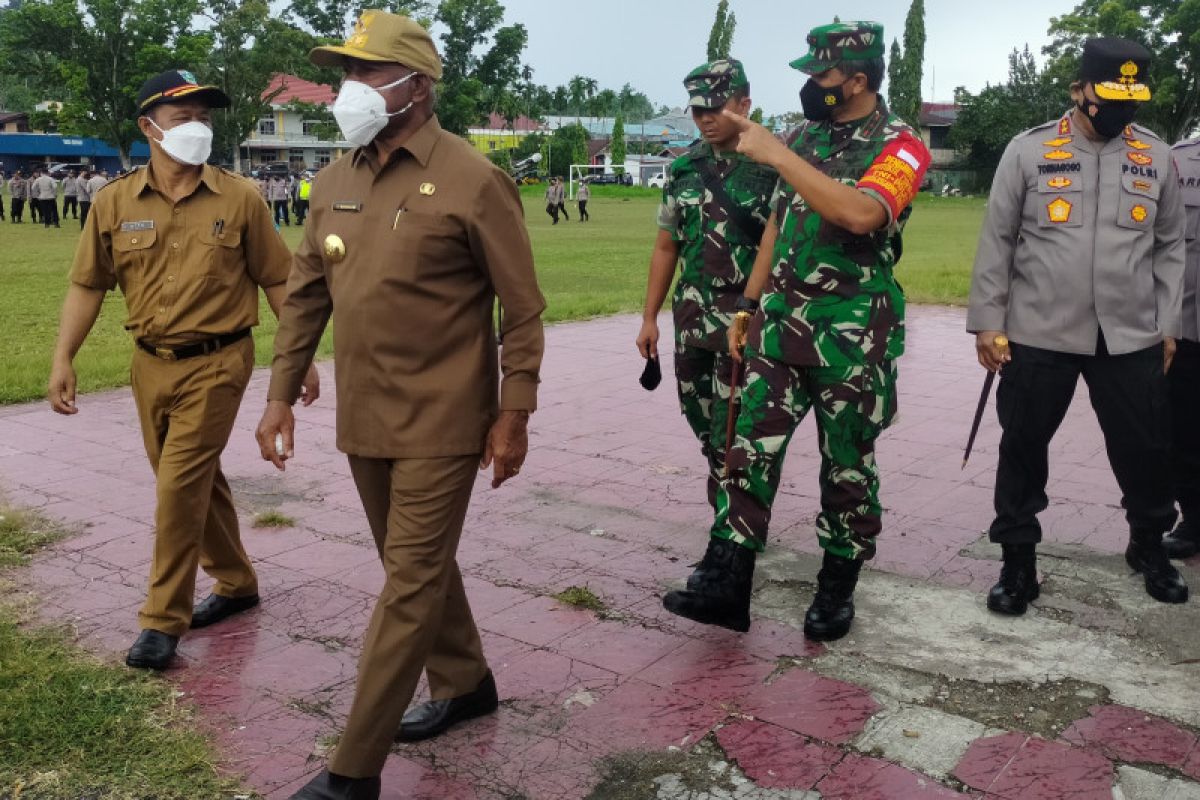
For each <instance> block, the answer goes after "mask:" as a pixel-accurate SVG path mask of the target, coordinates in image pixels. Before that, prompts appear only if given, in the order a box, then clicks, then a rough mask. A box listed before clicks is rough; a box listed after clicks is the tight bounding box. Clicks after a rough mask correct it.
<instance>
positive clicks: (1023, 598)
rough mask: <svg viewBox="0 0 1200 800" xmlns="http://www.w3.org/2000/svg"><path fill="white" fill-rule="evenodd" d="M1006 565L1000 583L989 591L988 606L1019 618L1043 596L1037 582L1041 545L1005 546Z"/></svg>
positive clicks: (1001, 569)
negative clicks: (1032, 603)
mask: <svg viewBox="0 0 1200 800" xmlns="http://www.w3.org/2000/svg"><path fill="white" fill-rule="evenodd" d="M1000 547H1001V548H1002V549H1003V551H1004V566H1003V567H1001V568H1000V582H999V583H997V584H996V585H995V586H993V587H992V590H991V591H990V592H988V598H987V607H988V608H990V609H991V610H992V611H995V612H996V613H998V614H1008V615H1009V616H1013V617H1019V616H1021V615H1022V614H1024V613H1025V611H1026V609H1028V608H1029V603H1030V601H1032V600H1036V599H1037V598H1038V595H1039V594H1041V593H1042V590H1041V587H1040V586H1038V580H1037V545H1036V544H1033V543H1032V542H1030V543H1025V544H1002V545H1000Z"/></svg>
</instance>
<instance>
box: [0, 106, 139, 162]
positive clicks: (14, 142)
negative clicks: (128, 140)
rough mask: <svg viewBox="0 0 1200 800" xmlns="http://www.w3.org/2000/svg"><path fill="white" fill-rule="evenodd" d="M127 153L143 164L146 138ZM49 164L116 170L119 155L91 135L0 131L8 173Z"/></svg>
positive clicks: (0, 147) (0, 151)
mask: <svg viewBox="0 0 1200 800" xmlns="http://www.w3.org/2000/svg"><path fill="white" fill-rule="evenodd" d="M0 116H2V115H0ZM129 156H130V159H131V160H132V161H133V163H134V164H144V163H146V162H147V161H149V160H150V147H149V146H148V145H147V144H146V142H145V141H139V142H134V143H133V147H131V148H130V153H129ZM49 164H84V165H86V166H88V167H90V168H92V169H106V170H108V171H109V172H110V173H113V174H116V173H117V172H118V171H119V170H120V169H121V157H120V154H118V153H117V148H115V147H113V146H112V145H110V144H107V143H105V142H102V141H101V140H99V139H96V138H93V137H91V136H64V135H62V134H58V133H0V169H2V170H4V171H5V172H8V173H11V172H12V171H13V170H16V169H22V170H26V171H28V170H29V169H31V168H33V167H35V166H47V165H49Z"/></svg>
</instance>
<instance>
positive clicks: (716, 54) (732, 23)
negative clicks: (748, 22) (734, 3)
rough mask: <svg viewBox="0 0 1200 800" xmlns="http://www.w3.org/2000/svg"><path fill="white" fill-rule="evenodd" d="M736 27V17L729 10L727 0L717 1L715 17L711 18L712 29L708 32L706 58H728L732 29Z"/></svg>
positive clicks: (710, 59)
mask: <svg viewBox="0 0 1200 800" xmlns="http://www.w3.org/2000/svg"><path fill="white" fill-rule="evenodd" d="M736 27H737V17H736V16H735V15H734V14H733V12H731V11H730V10H729V0H721V1H720V2H719V3H717V14H716V18H715V19H713V24H712V29H711V30H710V31H709V33H708V60H709V61H716V60H717V59H719V58H729V51H730V48H732V47H733V31H734V29H735V28H736Z"/></svg>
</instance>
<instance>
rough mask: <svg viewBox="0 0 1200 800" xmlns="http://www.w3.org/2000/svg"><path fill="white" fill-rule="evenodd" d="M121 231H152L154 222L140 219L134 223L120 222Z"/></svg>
mask: <svg viewBox="0 0 1200 800" xmlns="http://www.w3.org/2000/svg"><path fill="white" fill-rule="evenodd" d="M121 230H123V231H152V230H154V220H152V219H140V220H138V221H136V222H122V223H121Z"/></svg>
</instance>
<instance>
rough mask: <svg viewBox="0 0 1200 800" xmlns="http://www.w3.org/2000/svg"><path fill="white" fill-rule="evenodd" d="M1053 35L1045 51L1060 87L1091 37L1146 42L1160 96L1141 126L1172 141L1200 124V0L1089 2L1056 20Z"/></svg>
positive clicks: (1156, 92) (1140, 119)
mask: <svg viewBox="0 0 1200 800" xmlns="http://www.w3.org/2000/svg"><path fill="white" fill-rule="evenodd" d="M1050 35H1051V36H1052V37H1053V39H1052V40H1051V42H1050V44H1049V45H1047V46H1046V47H1045V49H1044V50H1043V52H1044V53H1045V54H1046V55H1047V56H1049V57H1050V59H1051V61H1050V65H1049V67H1048V69H1049V71H1051V72H1052V73H1053V74H1054V75H1055V76H1056V78H1057V80H1058V81H1059V82H1060V83H1069V82H1070V81H1071V80H1073V79H1074V78H1075V76H1076V74H1077V72H1078V66H1079V56H1080V54H1081V53H1082V52H1083V42H1084V40H1086V39H1088V38H1089V37H1092V36H1123V37H1125V38H1127V39H1133V40H1134V41H1138V42H1141V43H1142V44H1143V45H1145V46H1146V47H1147V48H1148V49H1149V50H1150V52H1151V53H1152V54H1153V55H1154V57H1153V59H1152V60H1151V62H1150V75H1149V80H1148V83H1149V85H1150V87H1151V89H1152V90H1153V93H1154V97H1153V99H1152V100H1150V102H1148V103H1146V106H1145V108H1143V109H1142V110H1141V111H1140V112H1139V114H1138V122H1139V123H1140V124H1143V125H1145V126H1147V127H1149V128H1151V129H1152V130H1154V131H1155V132H1156V133H1158V134H1159V135H1160V136H1162V137H1163V138H1164V139H1166V140H1167V141H1168V142H1174V141H1177V140H1179V139H1181V138H1183V137H1185V136H1187V135H1188V134H1189V133H1190V132H1191V131H1192V130H1194V129H1195V127H1196V125H1197V124H1198V123H1200V0H1084V2H1081V3H1079V4H1078V5H1077V6H1076V7H1075V10H1074V11H1072V12H1071V13H1070V14H1064V15H1063V16H1061V17H1054V18H1052V19H1051V20H1050Z"/></svg>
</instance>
